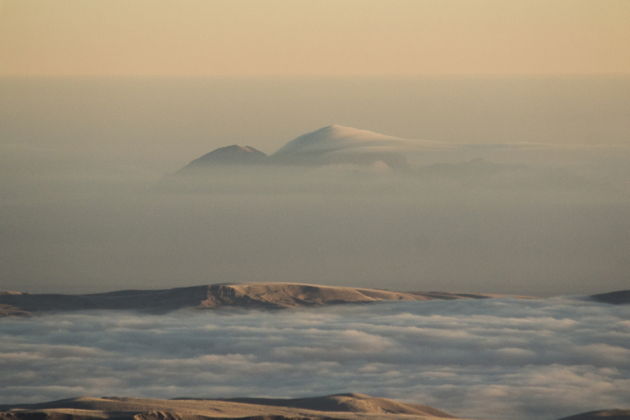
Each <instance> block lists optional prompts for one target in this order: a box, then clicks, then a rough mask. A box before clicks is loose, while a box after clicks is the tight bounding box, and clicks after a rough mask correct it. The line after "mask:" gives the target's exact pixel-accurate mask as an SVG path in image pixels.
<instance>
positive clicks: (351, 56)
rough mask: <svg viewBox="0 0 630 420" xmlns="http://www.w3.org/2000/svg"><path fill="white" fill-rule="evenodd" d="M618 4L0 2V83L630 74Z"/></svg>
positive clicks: (625, 14)
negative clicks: (4, 79)
mask: <svg viewBox="0 0 630 420" xmlns="http://www.w3.org/2000/svg"><path fill="white" fill-rule="evenodd" d="M628 21H630V1H627V0H596V1H595V0H510V1H505V0H387V1H381V0H320V1H305V0H265V1H260V0H210V1H201V0H176V1H175V0H135V1H127V0H110V1H100V0H0V63H2V64H1V65H0V74H3V75H177V76H185V75H228V76H244V75H258V76H260V75H294V76H301V75H423V74H500V75H510V74H593V73H599V74H601V73H630V46H629V45H630V43H629V41H630V25H628Z"/></svg>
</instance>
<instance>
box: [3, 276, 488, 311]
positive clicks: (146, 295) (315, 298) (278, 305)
mask: <svg viewBox="0 0 630 420" xmlns="http://www.w3.org/2000/svg"><path fill="white" fill-rule="evenodd" d="M495 296H496V295H489V294H475V293H472V294H471V293H449V292H396V291H389V290H383V289H370V288H357V287H343V286H326V285H316V284H307V283H280V282H269V283H217V284H210V285H201V286H190V287H177V288H172V289H153V290H118V291H112V292H104V293H90V294H76V295H71V294H54V293H48V294H28V293H19V294H17V293H13V294H0V305H4V307H6V312H7V314H6V315H11V314H12V312H13V315H17V314H18V312H19V313H20V314H21V315H23V316H26V315H29V314H34V313H43V312H64V311H81V310H94V309H99V310H101V309H103V310H104V309H117V310H140V311H145V312H156V313H166V312H170V311H174V310H179V309H222V308H246V309H289V308H299V307H314V306H324V305H332V304H348V303H354V304H357V303H361V304H363V303H374V302H385V301H412V300H416V301H417V300H430V299H469V298H489V297H495ZM0 308H1V307H0ZM0 315H2V312H1V311H0Z"/></svg>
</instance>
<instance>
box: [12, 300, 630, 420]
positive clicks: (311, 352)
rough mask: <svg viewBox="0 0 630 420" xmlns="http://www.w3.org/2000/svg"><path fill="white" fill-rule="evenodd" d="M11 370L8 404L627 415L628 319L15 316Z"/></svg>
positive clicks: (586, 312) (438, 314) (473, 303)
mask: <svg viewBox="0 0 630 420" xmlns="http://www.w3.org/2000/svg"><path fill="white" fill-rule="evenodd" d="M0 371H1V372H2V381H1V384H0V404H7V403H17V402H41V401H46V400H54V399H60V398H67V397H72V396H79V395H92V396H113V395H116V396H143V397H154V398H173V397H203V398H214V397H236V396H270V397H302V396H315V395H325V394H332V393H340V392H363V393H367V394H371V395H374V396H383V397H390V398H397V399H402V400H406V401H410V402H417V403H423V404H428V405H431V406H434V407H436V408H440V409H443V410H446V411H447V412H450V413H452V414H455V415H460V416H466V417H471V418H480V419H514V420H526V419H527V420H533V419H549V420H551V419H557V418H559V417H562V416H565V415H570V414H574V413H577V412H582V411H588V410H594V409H599V408H605V407H608V408H612V407H620V406H621V407H622V406H624V405H625V406H627V405H628V401H630V307H628V306H612V305H606V304H600V303H595V302H589V301H584V300H580V299H577V298H570V297H566V298H548V299H535V300H517V299H484V300H462V301H429V302H397V303H382V304H371V305H347V306H334V307H325V308H314V309H301V310H286V311H276V312H261V311H241V310H234V311H203V310H200V311H196V310H186V311H180V312H176V313H172V314H169V315H139V314H137V313H130V312H98V311H93V312H83V313H66V314H57V315H47V316H37V317H33V318H30V319H17V318H5V319H3V320H2V321H1V322H0Z"/></svg>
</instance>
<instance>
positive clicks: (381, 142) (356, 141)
mask: <svg viewBox="0 0 630 420" xmlns="http://www.w3.org/2000/svg"><path fill="white" fill-rule="evenodd" d="M401 143H404V140H403V139H401V138H399V137H394V136H388V135H385V134H381V133H376V132H374V131H369V130H362V129H359V128H354V127H347V126H343V125H338V124H332V125H328V126H326V127H322V128H320V129H318V130H315V131H312V132H310V133H307V134H303V135H301V136H299V137H297V138H295V139H293V140H291V141H290V142H288V143H287V144H285V145H284V146H283V147H281V148H280V149H279V150H278V151H277V152H276V153H275V154H274V155H275V156H282V155H286V154H294V153H300V154H301V153H316V152H319V153H321V152H332V151H336V150H339V149H347V148H364V147H370V146H393V145H396V144H401Z"/></svg>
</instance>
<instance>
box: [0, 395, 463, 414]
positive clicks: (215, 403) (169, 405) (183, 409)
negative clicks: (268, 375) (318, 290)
mask: <svg viewBox="0 0 630 420" xmlns="http://www.w3.org/2000/svg"><path fill="white" fill-rule="evenodd" d="M0 410H1V411H0V420H34V419H37V420H91V419H97V418H99V419H116V420H127V419H129V420H199V419H241V420H245V419H250V420H254V419H257V420H297V419H301V420H334V419H339V420H341V419H347V420H353V419H391V420H395V419H401V420H402V419H409V420H433V419H445V418H448V419H457V417H454V416H452V415H450V414H448V413H445V412H443V411H440V410H437V409H435V408H432V407H429V406H426V405H421V404H410V403H404V402H400V401H396V400H392V399H387V398H376V397H371V396H369V395H365V394H356V393H348V394H335V395H327V396H323V397H311V398H298V399H270V398H233V399H193V398H179V399H173V400H160V399H146V398H119V397H102V398H93V397H79V398H70V399H65V400H58V401H50V402H45V403H39V404H22V405H19V404H16V405H13V406H0Z"/></svg>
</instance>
